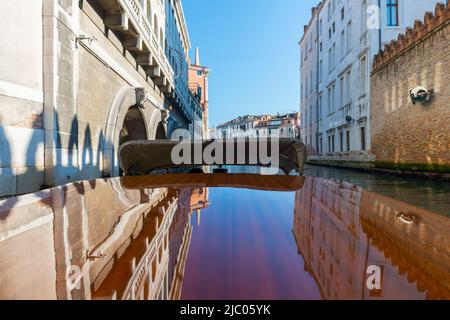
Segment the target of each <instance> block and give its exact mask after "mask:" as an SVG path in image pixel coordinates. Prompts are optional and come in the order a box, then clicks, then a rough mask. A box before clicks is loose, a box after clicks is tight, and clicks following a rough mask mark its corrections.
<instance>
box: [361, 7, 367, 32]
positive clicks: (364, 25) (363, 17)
mask: <svg viewBox="0 0 450 320" xmlns="http://www.w3.org/2000/svg"><path fill="white" fill-rule="evenodd" d="M366 31H367V2H366V1H363V3H362V4H361V34H364V33H366Z"/></svg>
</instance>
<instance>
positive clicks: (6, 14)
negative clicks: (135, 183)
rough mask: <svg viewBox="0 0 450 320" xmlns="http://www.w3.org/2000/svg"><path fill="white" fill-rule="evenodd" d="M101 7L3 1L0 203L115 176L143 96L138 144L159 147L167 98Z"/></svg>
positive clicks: (73, 0) (67, 0) (59, 0)
mask: <svg viewBox="0 0 450 320" xmlns="http://www.w3.org/2000/svg"><path fill="white" fill-rule="evenodd" d="M96 3H97V2H96V1H86V0H84V1H78V0H42V1H37V0H36V1H31V2H30V1H29V0H18V1H14V2H11V1H7V0H0V17H1V19H0V28H1V29H2V30H7V31H8V32H5V33H4V35H2V37H3V38H2V40H3V42H4V45H3V46H2V49H1V50H0V179H1V183H0V197H1V196H8V195H16V194H23V193H28V192H33V191H37V190H39V189H41V188H45V187H46V186H55V185H62V184H65V183H67V182H70V181H77V180H83V179H93V178H99V177H102V176H115V175H117V174H118V173H119V168H118V160H117V151H118V148H119V138H120V134H121V130H122V128H123V125H124V122H125V118H126V115H127V111H128V110H129V108H130V107H132V106H135V105H136V104H137V102H138V96H139V94H140V93H144V94H145V95H146V99H145V102H143V103H142V105H140V106H142V107H143V108H140V109H139V110H140V113H141V116H142V121H143V122H144V123H145V129H144V131H145V132H144V133H143V134H141V135H140V136H143V137H145V138H147V139H154V138H155V136H156V131H157V129H158V128H159V127H160V124H161V123H164V121H163V117H164V115H163V113H162V112H161V109H164V108H166V109H167V108H168V106H167V105H165V99H164V95H163V94H162V93H161V91H160V90H159V89H158V87H157V86H155V84H154V83H153V82H152V80H151V79H150V77H149V76H148V75H147V74H146V72H145V71H144V70H143V69H142V67H141V66H139V65H138V64H137V63H136V61H135V60H134V58H133V55H132V54H131V53H130V51H129V50H125V48H124V47H123V44H122V43H123V39H121V38H120V36H119V35H118V34H117V33H116V32H114V31H112V30H110V29H108V28H107V27H106V26H105V24H104V22H103V17H102V13H101V12H100V11H99V10H98V9H97V8H96V7H95V5H96ZM90 39H92V41H91V40H90ZM141 96H142V94H141ZM139 102H141V101H139ZM183 120H184V119H183V118H180V122H181V123H180V126H185V125H186V126H187V124H186V123H183ZM163 126H165V130H166V131H167V125H165V124H163ZM166 135H167V132H166Z"/></svg>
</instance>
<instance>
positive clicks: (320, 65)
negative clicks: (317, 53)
mask: <svg viewBox="0 0 450 320" xmlns="http://www.w3.org/2000/svg"><path fill="white" fill-rule="evenodd" d="M322 80H323V61H322V60H320V62H319V83H321V82H322Z"/></svg>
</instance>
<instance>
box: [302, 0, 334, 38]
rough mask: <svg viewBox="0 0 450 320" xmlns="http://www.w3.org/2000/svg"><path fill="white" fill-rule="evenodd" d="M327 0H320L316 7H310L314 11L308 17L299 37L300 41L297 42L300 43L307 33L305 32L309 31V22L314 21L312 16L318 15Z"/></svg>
mask: <svg viewBox="0 0 450 320" xmlns="http://www.w3.org/2000/svg"><path fill="white" fill-rule="evenodd" d="M327 1H328V0H323V1H321V2H319V4H318V5H317V6H316V7H313V8H311V10H314V9H315V10H314V13H313V14H312V15H311V18H310V19H309V22H308V24H307V25H306V29H304V31H303V35H302V37H301V38H300V41H299V42H298V44H299V45H300V44H301V43H302V42H303V40H304V39H305V35H306V34H307V32H308V31H309V29H310V28H311V24H312V22H313V21H314V18H315V17H316V16H319V14H320V12H322V9H323V6H324V5H325V2H327Z"/></svg>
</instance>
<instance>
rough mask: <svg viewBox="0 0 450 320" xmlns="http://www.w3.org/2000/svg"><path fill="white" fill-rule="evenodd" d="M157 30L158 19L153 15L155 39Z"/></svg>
mask: <svg viewBox="0 0 450 320" xmlns="http://www.w3.org/2000/svg"><path fill="white" fill-rule="evenodd" d="M158 30H159V26H158V17H157V16H156V14H155V17H154V18H153V32H154V34H155V37H156V38H158Z"/></svg>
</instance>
